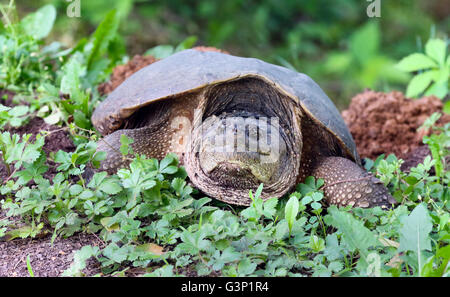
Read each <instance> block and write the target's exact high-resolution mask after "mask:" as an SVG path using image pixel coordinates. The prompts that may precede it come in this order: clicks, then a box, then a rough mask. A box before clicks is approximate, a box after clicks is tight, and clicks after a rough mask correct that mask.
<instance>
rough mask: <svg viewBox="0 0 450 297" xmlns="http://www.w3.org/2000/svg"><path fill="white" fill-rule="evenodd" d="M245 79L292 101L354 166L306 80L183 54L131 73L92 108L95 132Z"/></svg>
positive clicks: (325, 101)
mask: <svg viewBox="0 0 450 297" xmlns="http://www.w3.org/2000/svg"><path fill="white" fill-rule="evenodd" d="M244 77H255V78H259V79H262V80H264V81H265V82H267V83H269V84H270V85H272V86H273V87H275V88H277V89H278V90H279V91H280V92H282V93H284V94H285V95H287V96H288V97H289V98H292V100H295V101H296V102H297V103H298V104H300V106H301V107H302V108H303V110H304V112H305V113H307V114H308V115H309V117H310V118H311V119H313V120H314V121H315V122H316V124H318V125H320V126H322V127H324V128H325V129H327V130H328V131H330V132H331V133H332V134H333V135H335V137H336V138H337V139H338V140H339V142H340V143H341V144H342V147H343V148H344V149H345V151H347V152H348V154H349V155H350V156H352V157H353V159H354V161H356V162H357V163H358V164H359V162H360V159H359V157H358V153H357V151H356V146H355V142H354V140H353V138H352V136H351V134H350V132H349V130H348V128H347V126H346V124H345V122H344V120H343V119H342V117H341V115H340V113H339V111H338V110H337V108H336V106H335V105H334V104H333V102H332V101H331V100H330V98H328V96H327V95H326V94H325V93H324V91H323V90H322V89H321V88H320V87H319V86H318V85H317V84H316V83H315V82H314V81H313V80H312V79H311V78H310V77H309V76H307V75H305V74H303V73H298V72H295V71H293V70H290V69H287V68H285V67H281V66H277V65H273V64H269V63H266V62H263V61H261V60H258V59H254V58H243V57H236V56H232V55H228V54H223V53H218V52H200V51H197V50H184V51H181V52H178V53H176V54H174V55H172V56H170V57H168V58H165V59H163V60H160V61H158V62H155V63H153V64H151V65H149V66H147V67H144V68H143V69H141V70H139V71H138V72H136V73H134V74H133V75H132V76H130V77H129V78H128V79H127V80H125V81H124V82H123V83H122V84H121V85H120V86H119V87H117V88H116V89H115V90H114V91H113V92H111V93H110V94H109V96H108V97H107V98H106V99H105V100H104V101H103V102H102V103H100V105H99V106H98V107H97V108H96V110H95V111H94V113H93V115H92V122H93V124H94V126H95V127H96V128H97V129H98V130H99V131H100V132H101V133H102V134H103V135H106V134H109V133H111V132H113V131H114V130H116V129H118V128H119V127H120V126H121V125H122V123H123V122H124V121H126V120H127V118H128V117H130V116H131V115H132V114H133V113H134V112H135V111H137V110H139V109H140V108H142V107H144V106H146V105H149V104H151V103H153V102H155V101H158V100H164V99H166V100H170V99H171V98H174V97H178V96H179V95H182V94H186V93H190V92H194V91H198V90H199V89H202V88H205V87H207V86H211V85H215V84H218V83H222V82H226V81H233V80H236V79H239V78H244Z"/></svg>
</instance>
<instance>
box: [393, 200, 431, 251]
mask: <svg viewBox="0 0 450 297" xmlns="http://www.w3.org/2000/svg"><path fill="white" fill-rule="evenodd" d="M432 228H433V224H432V222H431V217H430V216H429V214H428V210H427V209H426V207H425V206H424V204H423V203H421V204H419V205H418V206H416V208H414V210H413V211H412V212H411V214H410V215H409V216H408V217H405V218H403V219H402V220H401V227H400V229H399V233H400V246H399V248H398V251H399V252H403V251H413V252H415V253H416V254H417V255H418V254H419V252H420V251H422V250H431V239H430V237H429V234H430V232H431V230H432Z"/></svg>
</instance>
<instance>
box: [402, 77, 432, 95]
mask: <svg viewBox="0 0 450 297" xmlns="http://www.w3.org/2000/svg"><path fill="white" fill-rule="evenodd" d="M432 80H433V72H431V71H426V72H423V73H420V74H417V75H416V76H414V77H413V78H412V79H411V81H410V82H409V84H408V87H407V89H406V96H407V97H416V96H417V95H420V94H421V93H422V92H423V91H425V89H426V88H427V87H428V86H429V85H430V83H431V81H432Z"/></svg>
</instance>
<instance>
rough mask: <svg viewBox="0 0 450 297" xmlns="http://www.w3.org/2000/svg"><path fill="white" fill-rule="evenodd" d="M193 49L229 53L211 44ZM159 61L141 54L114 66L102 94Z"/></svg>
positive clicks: (103, 86) (101, 90)
mask: <svg viewBox="0 0 450 297" xmlns="http://www.w3.org/2000/svg"><path fill="white" fill-rule="evenodd" d="M193 49H195V50H198V51H201V52H219V53H224V54H229V52H227V51H225V50H221V49H218V48H215V47H211V46H197V47H193ZM156 61H158V60H157V59H155V58H154V57H152V56H140V55H136V56H134V57H133V59H131V60H130V61H128V63H127V64H125V65H119V66H117V67H116V68H114V70H113V73H112V74H111V77H110V80H109V81H108V82H105V83H103V84H101V85H100V86H99V87H98V91H99V92H100V94H102V95H106V94H109V93H111V92H112V91H113V90H114V89H115V88H117V87H118V86H119V85H120V84H121V83H123V82H124V81H125V80H126V79H127V78H128V77H129V76H131V75H132V74H133V73H135V72H137V71H138V70H141V69H142V68H144V67H145V66H147V65H150V64H152V63H154V62H156Z"/></svg>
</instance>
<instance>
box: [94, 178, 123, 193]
mask: <svg viewBox="0 0 450 297" xmlns="http://www.w3.org/2000/svg"><path fill="white" fill-rule="evenodd" d="M98 189H99V190H100V191H102V192H105V193H106V194H110V195H115V194H117V193H119V192H120V191H122V187H121V186H120V184H119V183H118V181H117V180H115V179H112V178H109V179H106V180H104V181H103V182H102V183H101V184H100V186H99V187H98Z"/></svg>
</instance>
